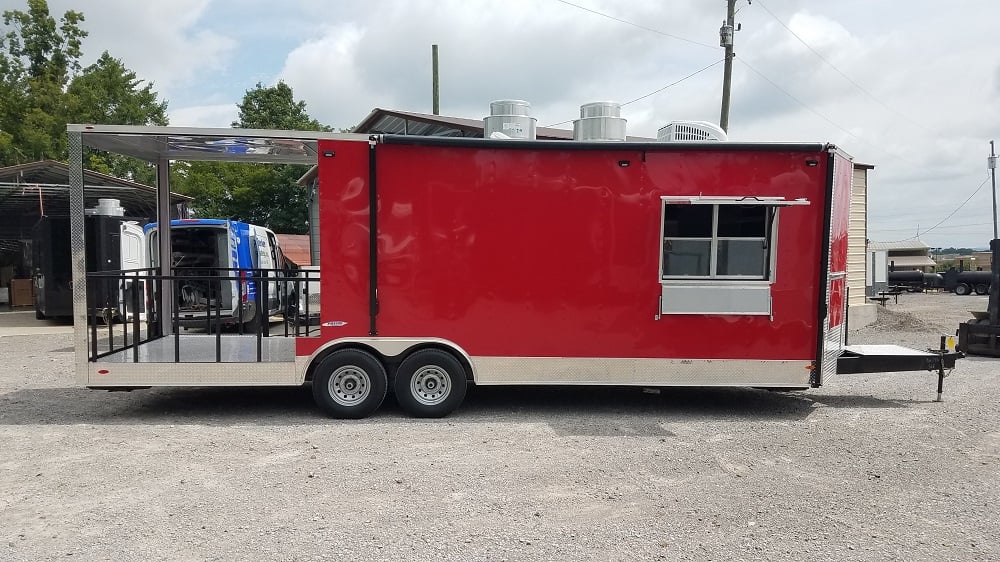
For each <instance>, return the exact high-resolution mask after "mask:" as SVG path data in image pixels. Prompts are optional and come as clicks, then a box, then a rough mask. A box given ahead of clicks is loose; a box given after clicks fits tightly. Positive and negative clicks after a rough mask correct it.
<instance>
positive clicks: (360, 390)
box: [313, 349, 388, 419]
mask: <svg viewBox="0 0 1000 562" xmlns="http://www.w3.org/2000/svg"><path fill="white" fill-rule="evenodd" d="M387 386H388V378H387V377H386V374H385V368H384V367H383V366H382V363H381V362H380V361H379V360H378V359H377V358H376V357H375V356H374V355H372V354H371V353H368V352H367V351H361V350H360V349H342V350H340V351H335V352H333V353H331V354H330V355H328V356H326V358H324V359H323V361H321V362H320V364H319V365H317V366H316V370H315V372H314V373H313V398H314V399H315V400H316V404H317V405H319V407H320V408H322V409H323V410H324V411H325V412H326V413H327V414H329V415H330V416H332V417H335V418H348V419H360V418H363V417H365V416H368V415H369V414H371V413H372V412H374V411H375V410H376V409H377V408H378V407H379V406H380V405H381V404H382V400H384V399H385V391H386V387H387Z"/></svg>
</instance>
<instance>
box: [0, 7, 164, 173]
mask: <svg viewBox="0 0 1000 562" xmlns="http://www.w3.org/2000/svg"><path fill="white" fill-rule="evenodd" d="M27 4H28V9H27V11H20V10H8V11H5V12H3V22H4V26H5V28H4V30H3V33H2V34H0V166H7V165H10V164H17V163H23V162H29V161H34V160H38V159H43V158H51V159H55V160H65V159H66V158H67V157H68V153H67V146H66V140H67V139H66V124H67V123H100V124H108V125H166V124H167V117H166V110H167V103H166V102H165V101H159V100H158V99H157V94H156V92H154V91H153V85H152V84H151V83H147V84H144V83H143V81H142V80H140V79H139V78H138V77H137V76H136V74H135V72H133V71H131V70H129V69H128V68H126V67H125V65H124V64H122V62H121V61H120V60H118V59H116V58H114V57H112V56H111V55H110V54H108V53H107V52H105V53H103V54H102V55H101V57H100V58H98V60H97V62H95V63H94V64H92V65H90V66H88V67H86V68H84V69H82V70H81V65H80V57H81V55H82V51H81V42H82V39H83V38H84V37H86V36H87V32H86V31H84V30H83V29H82V28H81V27H80V24H81V23H82V22H83V21H84V17H83V14H81V13H80V12H75V11H72V10H71V11H67V12H66V13H65V14H64V15H63V17H62V18H61V19H60V20H59V22H56V20H55V18H53V17H52V16H51V15H49V8H48V4H47V3H46V1H45V0H28V1H27ZM84 165H85V166H86V167H88V168H90V169H93V170H97V171H99V172H104V173H108V174H112V175H116V176H119V177H122V178H125V179H131V180H134V181H139V182H143V183H151V182H152V181H153V177H154V174H155V172H153V170H152V168H151V167H150V166H149V165H147V164H145V163H143V162H139V161H137V160H134V159H131V158H127V157H124V156H117V155H110V154H107V153H103V152H98V151H90V152H89V153H88V154H87V156H86V160H85V162H84Z"/></svg>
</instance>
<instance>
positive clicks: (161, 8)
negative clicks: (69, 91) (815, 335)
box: [50, 0, 1000, 245]
mask: <svg viewBox="0 0 1000 562" xmlns="http://www.w3.org/2000/svg"><path fill="white" fill-rule="evenodd" d="M574 3H576V4H580V5H581V6H584V7H586V8H589V9H592V10H595V11H598V12H603V13H606V14H609V15H612V16H614V17H617V18H621V19H625V20H629V21H632V22H635V23H637V24H639V25H641V26H645V27H649V28H653V29H656V30H659V31H662V32H665V33H667V34H671V35H677V36H682V37H685V38H688V39H691V40H694V41H696V42H699V43H703V44H706V45H708V46H709V47H704V46H698V45H693V44H691V43H688V42H685V41H680V40H677V39H673V38H670V37H667V36H664V35H661V34H657V33H653V32H650V31H648V30H643V29H639V28H637V27H634V26H630V25H627V24H623V23H620V22H616V21H613V20H611V19H608V18H605V17H601V16H600V15H596V14H594V13H590V12H587V11H585V10H581V9H579V8H576V7H573V6H570V5H567V4H565V3H562V2H558V1H554V0H548V1H545V0H535V1H531V0H508V1H504V2H467V1H459V0H407V1H404V0H372V1H368V2H362V1H359V0H356V1H350V0H342V1H340V2H336V3H312V2H306V1H296V2H287V3H281V4H280V5H275V4H273V3H267V2H264V1H263V0H245V1H244V2H240V3H222V2H216V3H211V2H207V0H206V1H196V0H178V1H174V2H155V3H150V2H127V1H124V0H120V1H115V0H101V1H94V2H88V3H87V4H86V5H85V6H83V7H82V8H81V7H80V6H78V5H71V3H70V2H69V0H53V1H52V2H50V6H51V8H52V12H53V13H54V14H57V15H58V14H59V13H61V12H62V11H63V10H65V9H68V8H74V9H83V11H84V12H85V15H86V16H87V21H86V22H85V28H86V29H88V30H90V32H91V36H90V37H89V38H88V39H87V43H86V44H85V50H86V53H87V56H88V57H90V58H96V57H97V56H98V55H99V54H100V51H101V50H103V49H107V50H109V51H110V52H111V53H112V55H114V56H116V57H119V58H121V59H123V60H124V61H125V63H126V64H127V65H128V66H129V67H130V68H133V69H134V70H136V72H138V73H139V75H140V76H141V77H142V78H145V79H149V80H154V81H155V82H156V86H157V90H158V91H159V92H161V94H162V95H163V97H165V98H167V99H168V100H169V101H170V102H171V103H170V112H171V118H172V122H173V123H175V124H185V125H187V124H190V125H200V126H205V125H215V124H220V125H228V123H229V122H230V121H232V119H233V117H232V115H233V114H234V113H235V104H236V103H238V102H239V101H240V99H241V97H242V95H243V92H244V91H245V90H246V89H248V88H252V87H253V85H254V84H255V83H256V82H258V81H260V82H263V83H264V84H273V83H274V82H275V81H276V80H278V79H283V80H285V81H286V82H287V83H288V84H289V85H290V86H292V87H293V89H294V91H295V94H296V97H298V98H299V99H302V100H304V101H306V102H307V104H308V105H307V110H308V111H309V113H310V115H311V116H312V117H314V118H317V119H319V120H320V121H322V122H324V123H327V124H330V125H334V126H337V127H346V126H350V125H353V124H356V123H357V122H358V121H360V119H362V118H363V117H364V116H365V115H367V113H368V112H369V111H370V110H371V109H372V108H374V107H377V106H381V107H388V108H394V109H402V110H410V111H423V112H429V111H430V106H431V94H430V91H431V78H430V76H431V63H430V45H431V44H434V43H437V44H439V45H440V48H441V51H440V52H441V102H442V112H443V113H445V114H448V115H456V116H461V117H468V118H474V119H477V118H481V117H483V116H484V115H486V114H487V113H488V108H489V102H490V100H493V99H498V98H510V97H513V98H521V99H527V100H529V101H530V102H532V104H533V109H534V113H535V116H536V117H537V118H538V121H539V124H540V125H548V124H551V123H555V122H560V121H565V120H571V119H573V118H574V117H576V116H577V115H578V107H579V105H580V104H582V103H586V102H589V101H596V100H607V99H611V100H616V101H620V102H624V101H628V100H631V99H634V98H637V97H639V96H642V95H644V94H646V93H649V92H651V91H653V90H656V89H657V88H660V87H662V86H664V85H666V84H668V83H670V82H673V81H675V80H678V79H679V78H681V77H684V76H685V75H687V74H690V73H692V72H694V71H695V70H697V69H699V68H702V67H704V66H706V65H709V64H711V63H713V62H715V61H718V60H719V59H721V58H722V51H721V49H718V48H715V47H713V46H714V45H717V44H718V29H719V25H720V22H721V21H722V19H723V17H724V13H723V12H724V3H722V2H706V1H704V0H677V1H673V2H662V1H655V0H646V1H642V2H628V3H622V2H615V1H612V0H574ZM883 4H886V3H872V2H870V1H868V0H842V1H841V2H824V3H817V2H813V1H808V2H807V1H805V0H761V2H754V3H753V4H752V5H747V3H745V2H743V1H742V0H741V1H740V2H738V5H739V7H740V11H739V13H738V15H737V21H739V22H740V23H741V24H742V25H743V29H742V31H739V32H738V33H737V34H736V52H737V59H736V64H735V65H734V76H733V103H732V110H731V115H730V123H731V137H732V138H734V139H736V140H748V141H754V140H791V141H831V142H834V143H836V144H838V145H839V146H841V147H843V148H844V149H845V150H846V151H847V152H849V153H851V154H853V155H854V156H856V157H857V159H858V160H859V161H862V162H866V163H871V164H875V165H876V166H877V167H876V169H875V170H874V171H873V172H872V174H871V178H872V180H871V189H870V209H871V217H872V222H871V224H870V227H869V234H870V236H871V237H872V238H873V239H890V238H891V236H892V234H893V233H896V234H899V233H900V232H905V233H906V234H908V235H909V234H912V232H913V231H915V227H916V221H919V222H920V224H921V227H922V228H926V227H927V226H929V225H932V224H934V223H935V222H938V221H939V220H940V219H942V218H944V216H946V215H947V214H948V213H950V212H951V211H953V210H955V208H956V207H957V206H958V205H959V204H960V203H961V202H962V201H963V200H965V199H966V198H967V197H969V195H970V194H971V193H972V191H973V190H974V189H975V188H976V186H978V185H979V184H980V182H981V181H982V180H983V177H984V170H985V155H986V153H987V151H988V148H989V147H988V140H989V138H992V137H997V136H1000V134H998V133H1000V131H998V128H1000V107H998V104H997V99H998V94H1000V60H998V58H997V56H996V55H995V54H993V52H991V50H990V49H989V48H987V47H986V46H985V44H984V38H987V37H991V36H992V35H993V31H992V22H993V21H995V20H996V19H998V16H1000V3H995V2H989V3H982V2H979V3H951V4H946V5H944V4H940V3H938V2H932V1H931V0H913V1H912V2H909V3H907V8H906V10H905V12H904V13H903V14H902V15H900V12H899V10H898V9H897V7H896V6H895V5H892V6H889V5H883ZM765 5H766V8H767V9H768V10H770V11H771V12H773V13H774V14H775V16H777V17H778V18H781V20H782V21H784V22H785V23H786V24H787V25H788V26H789V27H790V28H791V29H793V30H794V31H795V32H796V33H797V34H798V35H799V36H800V37H801V38H802V39H804V40H805V41H806V42H807V43H808V44H809V45H810V46H811V47H812V48H813V49H815V50H816V51H818V52H820V53H822V55H823V57H824V58H825V59H827V61H829V62H830V63H832V64H834V65H836V67H837V68H839V69H840V70H841V71H843V72H844V73H845V74H846V75H848V76H849V77H850V78H851V80H853V81H854V82H856V83H857V84H858V85H860V86H861V87H862V88H863V89H864V91H862V90H861V89H859V87H858V86H857V85H854V84H852V83H851V82H850V81H848V80H846V79H845V78H844V77H843V76H840V75H839V74H838V73H837V72H836V71H835V70H833V69H832V68H830V67H829V66H828V65H827V63H826V62H824V61H823V60H821V59H820V58H819V57H817V56H816V55H815V54H814V53H813V52H811V51H810V50H809V49H808V48H806V47H805V46H804V45H802V43H800V42H799V41H798V40H797V39H796V38H795V37H793V36H792V35H791V34H789V33H788V31H787V30H785V29H784V28H783V27H782V26H781V25H780V24H779V23H778V22H777V21H775V19H774V18H773V17H772V16H771V15H770V14H769V13H768V11H766V10H765V9H764V6H765ZM745 63H749V65H751V66H752V67H753V68H754V69H756V70H757V71H759V72H760V73H761V74H763V76H764V77H762V76H760V75H758V74H757V73H755V72H754V71H753V70H751V69H750V68H749V67H748V66H747V64H745ZM765 77H766V78H765ZM772 83H773V84H772ZM721 85H722V65H717V66H715V67H713V68H711V69H710V70H708V71H706V72H704V73H702V74H700V75H698V76H696V77H693V78H690V79H688V80H685V81H684V82H682V83H681V84H678V85H676V86H674V87H671V88H669V89H667V90H665V91H664V92H661V93H659V94H657V95H655V96H651V97H649V98H647V99H643V100H640V101H637V102H635V103H634V104H631V105H628V106H626V107H625V108H624V109H623V117H625V118H626V119H627V120H628V124H629V127H628V131H629V133H630V134H633V135H643V136H653V135H655V133H656V129H657V128H658V127H660V126H661V125H663V124H664V123H666V122H668V121H670V120H672V119H703V120H708V121H714V122H717V120H718V118H719V107H720V102H721ZM779 88H780V89H779ZM782 90H784V92H787V94H786V93H783V92H782ZM865 92H867V93H865ZM789 94H790V95H791V96H794V98H796V99H797V100H798V101H795V100H793V99H791V98H790V97H788V95H789ZM873 98H874V99H873ZM803 106H804V107H803ZM228 108H231V111H232V113H227V111H229V109H228ZM565 126H566V127H569V126H570V125H565ZM960 221H964V222H966V223H969V224H979V223H984V222H985V223H991V222H992V216H991V204H990V197H989V186H988V185H987V186H986V188H984V189H983V190H981V191H980V192H979V193H977V194H976V196H975V197H974V198H973V199H972V200H971V201H970V202H969V204H968V205H967V206H966V207H965V208H963V209H962V210H961V211H959V212H957V213H956V214H955V216H954V218H953V219H951V220H950V221H949V222H948V223H946V224H945V225H943V226H944V227H945V228H941V229H940V230H938V231H936V232H933V233H931V234H929V235H928V236H927V237H926V238H925V241H926V242H928V243H929V244H931V245H954V244H966V245H967V244H973V243H975V244H976V245H982V244H984V241H985V240H986V239H987V238H988V236H989V234H990V233H991V230H992V229H990V228H981V227H976V228H953V227H956V226H961V224H962V222H960ZM883 234H885V236H883Z"/></svg>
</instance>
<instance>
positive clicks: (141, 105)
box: [63, 51, 168, 184]
mask: <svg viewBox="0 0 1000 562" xmlns="http://www.w3.org/2000/svg"><path fill="white" fill-rule="evenodd" d="M66 95H67V107H68V113H69V115H71V116H72V120H73V121H74V122H76V123H101V124H113V125H166V124H167V123H168V120H167V102H165V101H159V100H158V99H157V97H158V96H157V94H156V92H155V91H153V84H152V83H145V84H144V81H143V80H140V79H139V78H138V77H137V76H136V74H135V72H133V71H132V70H129V69H128V68H126V67H125V65H124V64H122V61H120V60H118V59H116V58H114V57H112V56H111V55H110V54H108V52H107V51H105V52H104V53H102V54H101V57H100V58H99V59H97V62H95V63H94V64H92V65H90V66H88V67H87V68H85V69H83V72H82V73H81V74H80V75H79V76H76V77H75V78H74V79H73V81H72V82H71V83H70V85H69V88H67V91H66ZM63 128H64V129H65V124H63ZM63 135H64V136H65V133H63ZM86 165H87V167H88V168H90V169H92V170H96V171H98V172H103V173H106V174H110V175H113V176H117V177H120V178H124V179H129V180H132V181H137V182H140V183H145V184H152V183H153V182H154V181H155V177H156V170H155V168H154V167H153V166H152V165H151V164H148V163H145V162H142V161H139V160H136V159H134V158H130V157H127V156H121V155H118V154H110V153H107V152H104V151H96V150H92V151H89V152H88V154H87V162H86Z"/></svg>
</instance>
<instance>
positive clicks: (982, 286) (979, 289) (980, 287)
mask: <svg viewBox="0 0 1000 562" xmlns="http://www.w3.org/2000/svg"><path fill="white" fill-rule="evenodd" d="M976 294H977V295H988V294H990V288H989V287H987V286H986V283H979V284H977V285H976Z"/></svg>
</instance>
